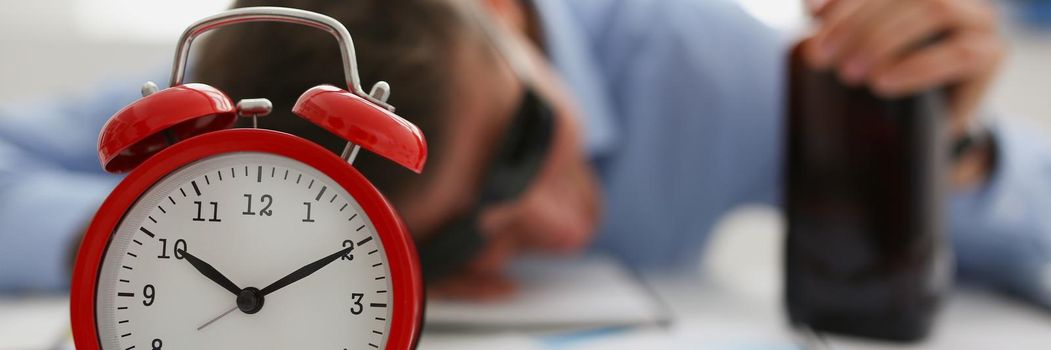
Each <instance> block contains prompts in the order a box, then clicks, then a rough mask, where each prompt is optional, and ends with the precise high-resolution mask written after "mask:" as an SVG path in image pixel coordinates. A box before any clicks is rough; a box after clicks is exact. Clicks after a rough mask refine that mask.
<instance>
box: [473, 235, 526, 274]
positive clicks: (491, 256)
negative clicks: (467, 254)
mask: <svg viewBox="0 0 1051 350" xmlns="http://www.w3.org/2000/svg"><path fill="white" fill-rule="evenodd" d="M516 251H517V249H516V247H515V242H514V238H513V237H512V236H511V235H499V236H496V237H493V238H490V239H489V240H488V241H487V242H486V246H485V247H484V248H482V251H481V252H479V253H478V255H477V256H475V257H474V259H472V260H471V262H469V263H468V264H467V266H466V269H467V270H468V271H470V272H476V273H501V272H503V271H504V270H505V269H506V267H507V264H508V263H509V262H510V260H511V258H512V257H514V255H515V252H516Z"/></svg>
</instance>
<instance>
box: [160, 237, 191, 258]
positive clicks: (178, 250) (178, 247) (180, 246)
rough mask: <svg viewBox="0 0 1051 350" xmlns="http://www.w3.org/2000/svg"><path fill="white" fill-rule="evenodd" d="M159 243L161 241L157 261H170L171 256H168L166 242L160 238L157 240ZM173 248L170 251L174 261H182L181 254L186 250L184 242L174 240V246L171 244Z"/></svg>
mask: <svg viewBox="0 0 1051 350" xmlns="http://www.w3.org/2000/svg"><path fill="white" fill-rule="evenodd" d="M159 241H161V255H158V256H157V258H158V259H171V256H170V255H168V240H167V239H164V238H161V239H159ZM173 246H174V247H173V249H172V255H175V258H176V259H179V260H182V258H183V255H182V252H184V251H186V250H187V249H186V241H185V240H181V239H179V240H176V241H175V244H173Z"/></svg>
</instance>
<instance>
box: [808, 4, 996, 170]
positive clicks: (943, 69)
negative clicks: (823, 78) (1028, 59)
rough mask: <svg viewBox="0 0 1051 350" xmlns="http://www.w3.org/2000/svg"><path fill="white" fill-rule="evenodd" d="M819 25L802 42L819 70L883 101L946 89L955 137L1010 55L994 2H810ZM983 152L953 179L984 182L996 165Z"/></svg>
mask: <svg viewBox="0 0 1051 350" xmlns="http://www.w3.org/2000/svg"><path fill="white" fill-rule="evenodd" d="M807 3H808V5H809V6H810V9H811V11H812V12H813V13H814V16H815V17H816V19H817V20H818V21H819V22H820V27H819V29H818V31H817V32H816V33H815V34H814V36H813V37H811V38H809V39H807V41H806V42H805V44H804V45H806V47H805V50H806V51H805V52H806V55H807V60H808V61H809V63H810V64H811V65H812V66H813V67H815V68H817V69H833V70H835V71H836V72H838V74H839V76H840V78H841V79H842V80H843V81H844V82H845V83H847V84H850V85H861V84H864V85H868V86H870V87H871V88H872V89H873V90H874V91H875V92H876V93H878V94H880V95H883V96H885V97H891V98H893V97H899V96H905V95H909V94H913V93H917V92H920V91H924V90H928V89H932V88H937V87H942V86H944V87H947V88H948V90H947V92H948V93H949V95H948V98H949V101H948V102H949V113H950V118H951V119H950V120H949V128H950V130H949V131H950V135H952V137H954V138H955V137H960V136H962V135H964V133H966V132H967V129H968V127H969V125H970V124H971V123H972V121H973V119H974V118H975V114H976V113H977V109H978V108H979V105H980V104H981V100H982V97H983V95H984V94H985V92H986V90H987V89H988V88H989V85H990V83H991V82H992V80H993V78H994V77H995V75H996V72H997V68H998V67H999V66H1000V63H1001V61H1003V58H1004V56H1005V55H1006V51H1007V45H1006V43H1005V41H1004V39H1003V38H1002V37H1001V36H1000V34H999V33H998V21H997V19H998V13H997V11H996V9H995V8H994V7H993V4H991V3H990V1H988V0H807ZM992 157H993V156H992V150H991V148H989V147H983V148H980V149H977V150H975V151H974V152H970V154H966V155H964V156H963V157H962V158H961V159H958V160H957V162H956V166H955V168H954V169H953V173H952V182H953V183H954V184H955V185H957V186H961V187H967V186H971V185H974V184H977V183H981V182H982V181H984V179H985V178H987V177H988V173H989V171H990V169H991V168H992V162H993V161H992Z"/></svg>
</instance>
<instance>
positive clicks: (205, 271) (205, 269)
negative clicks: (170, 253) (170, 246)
mask: <svg viewBox="0 0 1051 350" xmlns="http://www.w3.org/2000/svg"><path fill="white" fill-rule="evenodd" d="M178 253H179V254H182V255H183V257H185V258H186V261H188V262H190V265H193V268H195V269H197V271H198V272H200V273H201V274H202V275H204V277H208V279H210V280H212V281H213V282H215V283H216V284H218V285H219V286H221V287H223V288H225V289H226V290H228V291H230V293H234V295H238V294H239V293H241V288H240V287H238V286H237V284H234V282H233V281H231V280H230V279H229V278H226V276H223V274H222V273H220V272H219V270H216V269H215V268H214V267H212V265H209V264H208V263H206V262H204V260H201V259H198V258H197V257H196V256H193V254H190V252H187V251H186V250H185V249H180V250H179V251H178Z"/></svg>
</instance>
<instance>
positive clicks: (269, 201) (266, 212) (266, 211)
mask: <svg viewBox="0 0 1051 350" xmlns="http://www.w3.org/2000/svg"><path fill="white" fill-rule="evenodd" d="M244 197H245V198H246V199H248V209H247V210H245V211H243V212H241V215H256V212H254V211H252V195H250V194H247V193H246V194H245V195H244ZM259 202H260V203H264V204H266V206H264V207H263V209H262V210H260V211H259V216H273V215H274V212H273V211H272V210H270V206H271V205H273V204H274V197H273V196H271V195H269V194H264V195H263V196H262V197H259Z"/></svg>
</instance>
